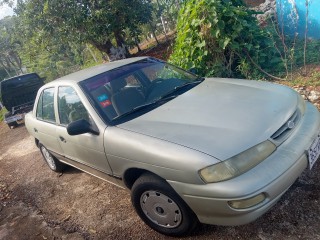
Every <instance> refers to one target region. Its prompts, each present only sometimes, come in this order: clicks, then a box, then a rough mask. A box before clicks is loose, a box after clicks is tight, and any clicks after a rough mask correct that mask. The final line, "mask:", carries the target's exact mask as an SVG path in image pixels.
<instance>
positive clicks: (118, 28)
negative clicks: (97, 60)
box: [16, 0, 152, 55]
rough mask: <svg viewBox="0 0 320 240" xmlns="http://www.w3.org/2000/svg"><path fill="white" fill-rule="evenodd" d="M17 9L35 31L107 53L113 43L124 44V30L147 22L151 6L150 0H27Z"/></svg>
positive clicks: (113, 45) (114, 44)
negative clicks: (87, 44)
mask: <svg viewBox="0 0 320 240" xmlns="http://www.w3.org/2000/svg"><path fill="white" fill-rule="evenodd" d="M16 12H17V14H18V16H19V17H22V18H23V21H24V24H25V25H27V26H28V29H29V30H30V29H33V32H35V33H36V32H37V31H44V32H45V34H46V35H49V36H55V37H57V38H60V39H62V40H63V41H73V42H77V41H78V42H85V43H90V44H92V45H93V46H95V47H96V48H97V49H99V50H100V51H102V52H106V53H107V54H108V55H110V54H111V49H112V47H123V46H124V45H125V36H124V31H123V30H124V29H129V30H132V31H133V30H135V29H136V28H138V27H139V26H140V25H142V24H144V23H147V22H148V21H149V20H150V18H151V13H152V8H151V5H150V1H149V0H130V1H127V0H65V1H60V0H50V1H49V0H26V1H20V2H18V5H17V9H16ZM128 54H129V53H128V52H126V55H128Z"/></svg>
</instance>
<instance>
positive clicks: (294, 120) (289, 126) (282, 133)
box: [271, 109, 301, 142]
mask: <svg viewBox="0 0 320 240" xmlns="http://www.w3.org/2000/svg"><path fill="white" fill-rule="evenodd" d="M300 118H301V113H300V111H299V109H298V110H296V111H295V112H294V113H293V114H292V116H291V117H290V118H289V119H288V121H286V122H285V124H283V125H282V126H281V127H280V128H279V129H278V130H277V131H276V132H275V133H274V134H273V135H272V136H271V138H272V139H273V140H275V141H277V142H282V141H284V140H285V139H286V138H287V137H288V136H289V134H290V133H291V132H292V131H293V129H295V128H296V126H297V125H298V123H299V121H300Z"/></svg>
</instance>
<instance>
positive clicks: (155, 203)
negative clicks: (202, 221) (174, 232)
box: [140, 191, 182, 228]
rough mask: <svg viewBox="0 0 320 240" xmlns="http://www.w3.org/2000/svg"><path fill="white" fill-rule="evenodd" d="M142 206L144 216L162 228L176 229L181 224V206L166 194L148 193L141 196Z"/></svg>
mask: <svg viewBox="0 0 320 240" xmlns="http://www.w3.org/2000/svg"><path fill="white" fill-rule="evenodd" d="M140 205H141V208H142V211H143V212H144V214H145V215H146V216H147V217H148V218H149V219H150V220H151V221H152V222H153V223H155V224H157V225H159V226H161V227H165V228H175V227H178V226H179V225H180V223H181V220H182V214H181V210H180V208H179V206H178V205H177V204H176V203H175V202H174V201H173V200H172V199H171V198H169V197H168V196H166V195H165V194H162V193H160V192H156V191H146V192H144V193H143V194H142V195H141V198H140Z"/></svg>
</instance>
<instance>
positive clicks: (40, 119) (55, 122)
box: [35, 86, 57, 125]
mask: <svg viewBox="0 0 320 240" xmlns="http://www.w3.org/2000/svg"><path fill="white" fill-rule="evenodd" d="M47 89H53V90H54V91H53V114H54V118H55V120H54V121H50V120H46V119H43V118H42V116H43V93H44V91H45V90H47ZM40 98H41V101H42V106H41V110H42V115H41V118H39V117H38V115H37V113H38V105H39V100H40ZM55 99H56V86H50V87H47V88H44V89H42V91H41V93H40V95H39V98H38V101H37V107H36V112H35V117H36V119H37V120H39V121H41V122H46V123H50V124H53V125H57V116H56V110H55V109H56V107H55V105H56V103H55Z"/></svg>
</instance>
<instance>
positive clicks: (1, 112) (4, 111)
mask: <svg viewBox="0 0 320 240" xmlns="http://www.w3.org/2000/svg"><path fill="white" fill-rule="evenodd" d="M6 112H8V111H7V109H6V108H5V107H3V108H2V109H1V110H0V122H2V121H3V119H4V114H5V113H6Z"/></svg>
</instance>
